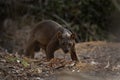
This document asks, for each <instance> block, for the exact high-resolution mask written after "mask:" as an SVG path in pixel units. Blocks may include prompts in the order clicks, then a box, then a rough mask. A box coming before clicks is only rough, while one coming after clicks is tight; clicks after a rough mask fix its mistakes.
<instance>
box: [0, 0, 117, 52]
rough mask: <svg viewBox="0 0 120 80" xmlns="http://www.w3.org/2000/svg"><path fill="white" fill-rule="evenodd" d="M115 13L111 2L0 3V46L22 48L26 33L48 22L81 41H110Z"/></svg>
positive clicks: (46, 0)
mask: <svg viewBox="0 0 120 80" xmlns="http://www.w3.org/2000/svg"><path fill="white" fill-rule="evenodd" d="M114 10H115V7H114V4H113V2H112V0H0V24H1V27H0V33H1V35H0V44H1V45H2V46H3V47H4V46H6V45H7V46H8V44H9V45H10V44H11V45H13V44H14V45H16V44H19V45H22V44H23V43H24V42H25V40H24V39H25V38H26V36H25V33H24V32H25V31H26V30H28V29H29V28H30V29H31V28H32V27H34V26H33V25H34V24H35V23H37V22H39V21H41V20H45V19H52V20H55V21H57V22H58V23H60V24H62V25H63V26H64V27H67V28H68V29H70V30H72V31H73V32H76V33H77V35H78V36H79V38H80V41H94V40H109V37H108V34H109V32H110V31H109V29H110V27H109V24H110V23H111V20H110V16H111V14H112V13H113V12H114ZM28 32H29V31H28ZM28 32H26V34H28ZM20 34H21V35H20ZM11 36H12V37H11ZM20 36H22V37H23V36H24V38H22V37H20ZM18 38H19V39H18ZM15 39H18V40H15ZM6 40H7V41H6ZM22 40H24V42H23V43H21V44H20V41H22ZM18 42H19V43H18ZM8 47H9V46H8ZM10 50H11V49H10Z"/></svg>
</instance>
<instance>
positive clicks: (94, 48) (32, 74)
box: [0, 41, 120, 80]
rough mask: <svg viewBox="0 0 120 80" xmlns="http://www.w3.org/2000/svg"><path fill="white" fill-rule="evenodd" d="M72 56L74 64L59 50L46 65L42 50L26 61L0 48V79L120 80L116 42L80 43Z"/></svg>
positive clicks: (119, 63)
mask: <svg viewBox="0 0 120 80" xmlns="http://www.w3.org/2000/svg"><path fill="white" fill-rule="evenodd" d="M76 53H77V56H78V58H79V61H78V62H74V61H72V60H71V58H70V54H69V53H68V54H64V53H63V52H62V51H61V50H58V51H56V52H55V58H54V59H52V60H51V61H49V62H48V61H47V60H46V57H45V54H44V52H43V51H42V52H39V53H36V56H35V58H36V59H29V58H26V57H24V56H22V55H19V54H18V53H11V54H10V53H8V52H7V51H6V50H4V49H3V48H0V65H1V66H0V80H120V77H119V76H120V43H115V42H114V43H113V42H105V41H94V42H81V43H78V44H76Z"/></svg>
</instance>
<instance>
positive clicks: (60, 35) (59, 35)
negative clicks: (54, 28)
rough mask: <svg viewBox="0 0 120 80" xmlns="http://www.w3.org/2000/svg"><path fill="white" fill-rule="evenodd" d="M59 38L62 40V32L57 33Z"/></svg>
mask: <svg viewBox="0 0 120 80" xmlns="http://www.w3.org/2000/svg"><path fill="white" fill-rule="evenodd" d="M57 38H58V39H61V38H62V32H60V31H58V32H57Z"/></svg>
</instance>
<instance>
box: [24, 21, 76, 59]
mask: <svg viewBox="0 0 120 80" xmlns="http://www.w3.org/2000/svg"><path fill="white" fill-rule="evenodd" d="M40 48H42V49H44V50H45V52H46V56H47V59H48V60H50V59H52V58H54V52H55V51H56V50H57V49H59V48H62V50H63V51H64V52H65V53H66V52H68V51H69V52H70V54H71V58H72V60H78V59H77V56H76V52H75V35H74V34H72V33H71V32H70V31H69V30H67V29H65V28H63V27H62V26H61V25H60V24H58V23H56V22H55V21H52V20H45V21H42V22H40V23H39V24H37V25H36V27H35V28H34V29H33V30H32V31H31V34H30V38H29V40H28V44H27V47H26V50H25V55H26V56H29V57H31V58H33V57H34V51H38V50H39V49H40Z"/></svg>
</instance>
